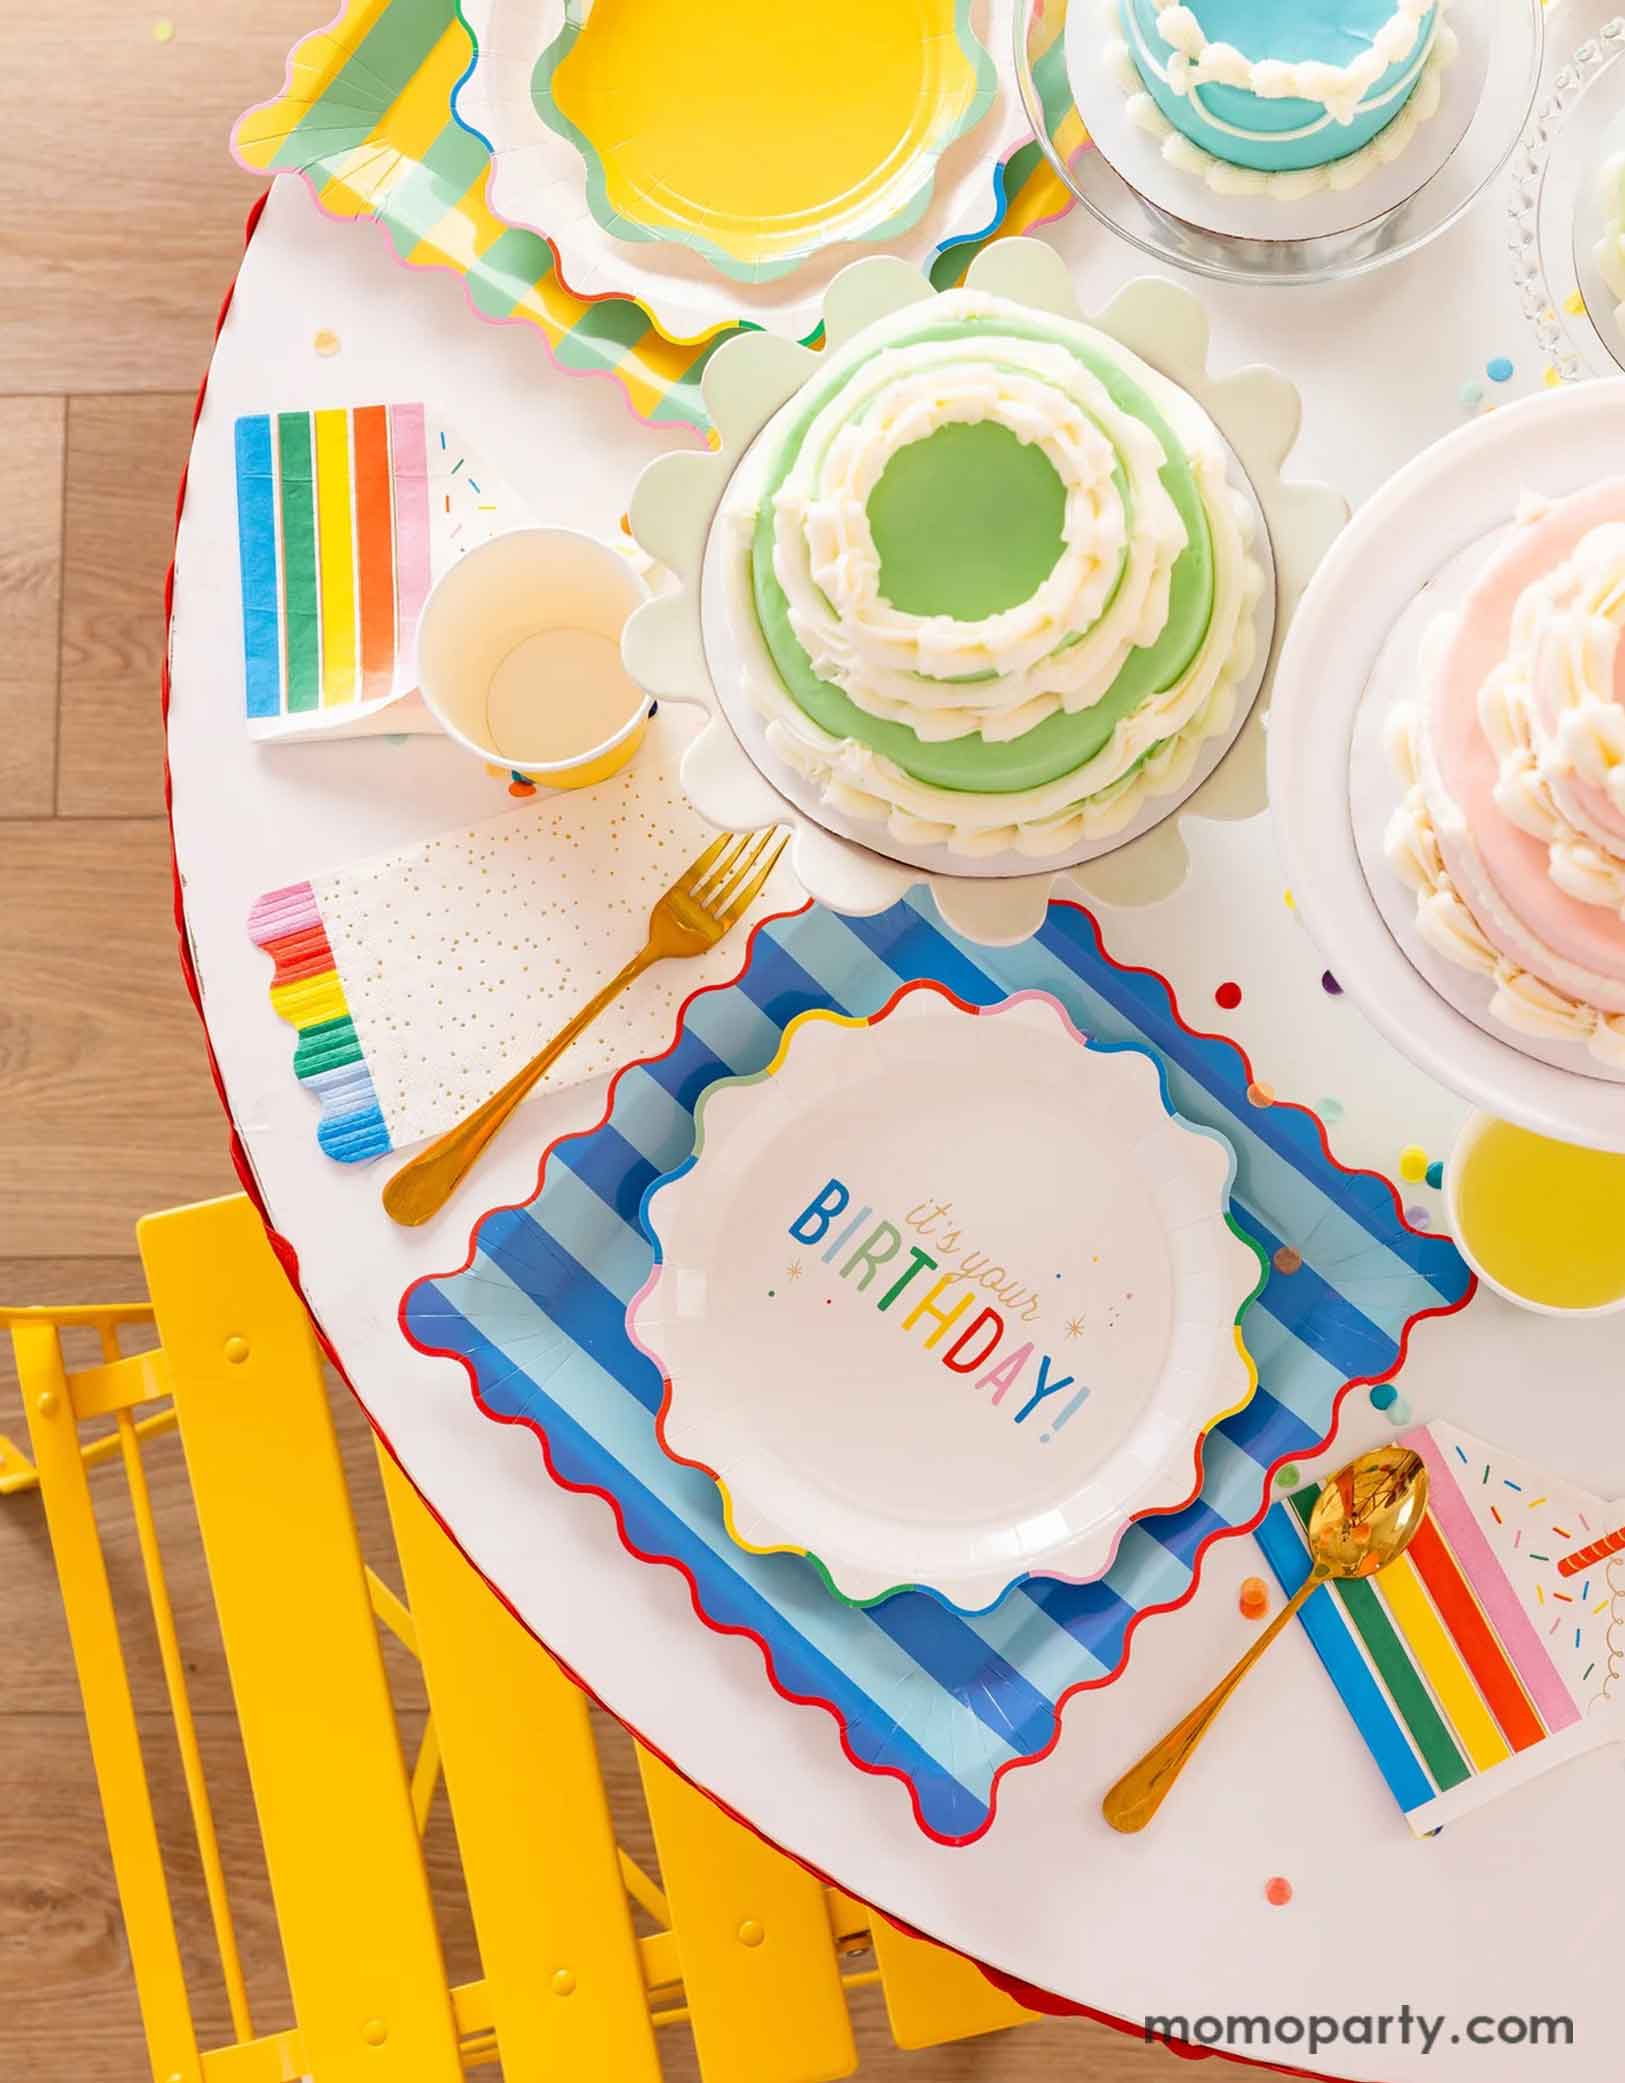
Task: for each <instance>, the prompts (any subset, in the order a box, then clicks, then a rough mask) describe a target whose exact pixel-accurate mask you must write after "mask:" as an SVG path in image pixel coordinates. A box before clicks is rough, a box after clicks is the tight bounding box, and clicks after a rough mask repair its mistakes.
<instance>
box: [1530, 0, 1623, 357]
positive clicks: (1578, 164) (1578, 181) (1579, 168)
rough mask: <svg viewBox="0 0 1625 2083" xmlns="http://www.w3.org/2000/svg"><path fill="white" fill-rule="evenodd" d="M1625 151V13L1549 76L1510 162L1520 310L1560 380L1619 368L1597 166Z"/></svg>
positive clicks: (1618, 331) (1618, 322)
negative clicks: (1603, 257) (1604, 265)
mask: <svg viewBox="0 0 1625 2083" xmlns="http://www.w3.org/2000/svg"><path fill="white" fill-rule="evenodd" d="M1621 151H1625V15H1616V16H1615V17H1614V19H1613V20H1612V21H1610V22H1607V23H1605V24H1604V25H1603V27H1602V28H1601V29H1599V30H1598V32H1597V34H1596V35H1595V36H1591V37H1588V38H1587V39H1586V41H1585V42H1584V43H1582V44H1581V45H1580V47H1579V49H1578V50H1576V52H1575V53H1574V56H1573V57H1572V58H1571V59H1570V60H1569V62H1568V63H1567V64H1566V65H1564V66H1563V67H1562V68H1561V69H1560V70H1559V71H1558V72H1557V74H1556V75H1555V77H1554V78H1553V80H1552V90H1551V95H1550V97H1549V99H1548V100H1546V101H1545V102H1543V103H1542V104H1541V106H1540V108H1539V109H1538V110H1537V111H1536V112H1535V115H1534V116H1533V118H1532V119H1531V121H1530V125H1529V128H1528V130H1527V131H1526V132H1525V134H1524V139H1523V143H1522V144H1521V145H1520V147H1519V148H1518V156H1517V158H1516V159H1515V160H1514V161H1513V169H1512V204H1511V210H1512V227H1511V238H1510V245H1511V250H1512V269H1513V276H1514V279H1515V280H1516V282H1517V285H1518V296H1519V299H1520V301H1521V302H1522V304H1523V309H1524V315H1525V317H1527V318H1528V319H1530V320H1531V321H1532V323H1533V325H1534V328H1535V333H1536V336H1537V337H1538V339H1539V341H1540V344H1541V346H1542V348H1543V349H1544V350H1545V351H1546V353H1547V354H1548V355H1550V357H1551V359H1552V364H1553V366H1554V367H1555V368H1556V370H1557V372H1558V374H1559V375H1560V376H1561V377H1562V378H1563V380H1564V382H1565V383H1580V382H1583V381H1584V380H1585V379H1586V378H1587V377H1591V376H1613V375H1615V374H1617V373H1618V371H1619V370H1621V369H1625V319H1621V318H1620V317H1619V316H1618V315H1616V314H1617V312H1618V311H1619V310H1621V309H1625V306H1622V305H1621V303H1620V299H1619V298H1618V297H1617V296H1616V295H1615V294H1614V292H1613V291H1612V290H1611V289H1610V288H1609V287H1608V284H1607V283H1606V282H1605V281H1604V280H1603V276H1602V270H1601V269H1600V268H1599V267H1598V265H1597V245H1598V242H1599V241H1600V239H1601V238H1602V234H1603V220H1604V215H1605V212H1604V209H1603V199H1602V186H1601V183H1602V170H1603V166H1604V163H1605V161H1607V160H1608V159H1609V158H1610V157H1612V155H1613V154H1615V153H1617V152H1621Z"/></svg>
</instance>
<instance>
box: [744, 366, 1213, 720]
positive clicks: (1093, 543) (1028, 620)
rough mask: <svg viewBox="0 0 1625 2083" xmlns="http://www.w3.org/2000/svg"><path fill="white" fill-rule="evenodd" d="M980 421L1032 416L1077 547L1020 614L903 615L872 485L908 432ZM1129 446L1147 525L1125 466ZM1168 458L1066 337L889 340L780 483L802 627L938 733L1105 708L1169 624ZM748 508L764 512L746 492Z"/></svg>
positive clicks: (876, 694)
mask: <svg viewBox="0 0 1625 2083" xmlns="http://www.w3.org/2000/svg"><path fill="white" fill-rule="evenodd" d="M994 348H996V363H995V362H994V360H993V349H994ZM977 419H993V420H995V421H997V422H998V423H1000V424H1002V425H1006V426H1011V427H1012V430H1013V431H1017V432H1021V431H1022V430H1023V429H1025V434H1026V438H1031V439H1037V440H1038V441H1039V445H1040V446H1041V447H1042V448H1043V449H1044V452H1045V453H1046V455H1048V456H1049V458H1050V461H1051V462H1052V463H1053V464H1054V465H1055V467H1056V468H1057V470H1058V472H1059V473H1060V474H1061V476H1062V481H1063V483H1066V484H1067V489H1068V502H1067V515H1066V524H1065V533H1066V538H1067V543H1066V549H1065V552H1064V553H1063V555H1062V558H1061V560H1060V562H1059V563H1058V564H1057V565H1056V567H1055V570H1054V571H1053V572H1052V573H1051V574H1050V576H1049V577H1048V579H1046V580H1045V582H1044V583H1043V585H1041V586H1040V587H1039V589H1038V591H1037V592H1036V593H1034V594H1033V596H1032V597H1031V599H1029V600H1027V601H1025V602H1023V603H1022V604H1021V605H1020V606H1019V607H1016V608H1012V609H1011V610H1009V611H1008V612H1007V613H1005V614H1002V615H997V616H993V617H990V618H989V619H988V620H986V621H984V622H976V623H968V622H958V621H955V620H953V619H952V618H950V617H948V616H945V615H943V616H928V617H922V616H916V615H910V614H906V613H904V612H902V611H901V610H899V609H897V608H895V607H893V606H892V604H891V603H890V602H889V601H887V600H886V599H885V598H884V597H883V596H882V595H881V593H880V586H879V581H880V560H879V557H878V554H877V553H876V550H875V546H874V540H873V537H872V535H871V533H870V530H869V523H868V516H867V513H866V511H865V504H866V501H867V498H868V495H869V493H870V491H872V490H873V487H874V485H875V484H876V483H878V481H879V478H880V475H881V473H882V471H883V470H884V468H885V465H886V463H887V462H888V461H889V460H890V458H891V456H892V455H894V454H895V453H896V452H897V450H898V449H899V448H900V447H902V446H904V445H906V443H908V442H910V441H913V440H916V439H923V438H924V437H925V436H926V435H927V434H929V433H931V432H933V431H935V429H936V428H937V427H939V426H942V425H946V424H948V423H949V422H950V421H953V420H967V421H968V420H977ZM1119 460H1120V461H1121V464H1122V467H1123V472H1124V475H1125V477H1126V479H1127V482H1128V487H1129V494H1130V500H1131V503H1132V507H1133V522H1132V526H1131V525H1130V523H1129V519H1128V516H1127V515H1126V514H1125V513H1124V510H1123V503H1122V500H1121V498H1120V496H1119V494H1118V491H1117V487H1116V485H1115V483H1114V482H1113V478H1112V471H1113V468H1114V466H1115V465H1116V464H1117V463H1118V462H1119ZM1162 461H1163V456H1162V448H1161V445H1160V443H1159V442H1158V441H1157V439H1156V437H1155V435H1154V434H1152V433H1151V431H1150V430H1149V428H1146V427H1143V426H1141V425H1140V423H1139V422H1138V421H1136V420H1134V419H1132V418H1130V417H1129V416H1128V415H1127V414H1124V413H1122V412H1120V411H1118V409H1117V407H1116V406H1115V405H1114V404H1113V403H1112V400H1111V397H1110V394H1109V393H1108V392H1107V390H1106V388H1105V386H1104V385H1103V384H1102V383H1101V382H1100V381H1099V379H1098V378H1097V377H1095V376H1094V375H1093V374H1092V373H1091V372H1090V371H1089V370H1087V369H1086V368H1084V367H1083V365H1082V364H1081V363H1079V362H1078V360H1077V358H1076V357H1075V356H1073V355H1071V354H1069V353H1068V352H1067V351H1066V350H1065V349H1064V348H1059V347H1048V346H1045V345H1043V344H1041V343H1038V342H1033V341H1028V340H1022V339H1018V338H1015V337H1010V336H1000V337H998V338H997V339H996V341H994V342H991V343H984V355H983V356H982V357H978V358H975V359H973V358H972V357H971V356H969V355H967V353H966V349H965V343H964V342H963V341H957V340H956V341H941V342H934V343H929V344H917V345H916V346H915V347H913V348H905V349H893V350H890V351H889V352H887V353H885V354H881V355H877V356H876V357H875V358H874V360H873V361H872V362H871V363H870V364H869V365H868V366H867V367H865V368H863V369H861V370H860V371H858V372H856V373H855V375H854V377H853V380H852V381H851V383H849V384H846V385H843V386H842V387H841V388H840V390H839V391H838V392H837V393H836V395H835V396H834V397H833V398H832V399H831V400H830V402H829V404H828V405H827V406H826V407H825V409H824V411H823V412H821V413H820V414H819V416H818V418H817V419H816V420H815V421H814V423H813V425H812V427H811V428H810V429H809V430H808V434H807V437H806V439H805V441H804V442H803V445H802V449H801V453H800V455H799V456H798V458H797V461H796V465H795V468H794V469H793V470H792V472H791V474H790V476H789V477H788V478H787V480H786V482H785V483H784V485H783V486H782V487H781V488H780V490H779V491H778V493H777V494H776V495H775V497H774V501H773V519H774V550H773V568H774V573H775V576H776V577H777V578H778V581H779V584H780V585H781V586H782V587H783V589H784V593H785V597H786V600H787V602H788V605H789V615H790V625H791V628H792V630H793V631H794V634H795V636H796V640H797V641H798V643H800V645H801V646H802V648H803V650H805V651H806V653H807V655H808V657H809V658H810V659H811V661H812V663H813V666H814V669H815V670H816V671H817V672H818V674H819V677H820V678H821V679H825V680H828V681H829V682H831V684H833V685H834V686H837V687H839V688H840V689H841V690H842V692H843V693H845V694H846V695H848V696H849V697H850V699H851V700H852V701H854V702H855V703H856V704H857V706H858V707H859V708H861V709H863V710H864V711H865V712H866V713H867V714H869V715H871V716H876V717H880V718H882V719H884V720H887V721H891V722H900V723H906V724H907V725H908V726H909V728H910V729H911V730H913V731H915V732H916V733H917V735H918V736H920V737H921V738H923V739H925V740H927V741H931V742H942V741H945V740H948V739H953V738H959V737H967V736H969V735H971V734H972V733H975V732H981V733H982V735H984V736H986V737H988V738H990V739H993V740H995V741H1004V740H1007V739H1010V738H1016V737H1020V736H1022V735H1023V734H1024V733H1025V732H1027V731H1029V730H1031V729H1032V728H1034V726H1035V725H1037V724H1039V723H1041V722H1043V721H1044V719H1045V718H1046V717H1048V716H1052V715H1054V714H1056V713H1057V712H1058V711H1059V710H1062V709H1065V710H1067V711H1069V712H1071V713H1074V714H1076V713H1078V712H1079V711H1081V710H1083V709H1087V708H1091V707H1093V705H1094V704H1095V703H1096V702H1097V701H1099V700H1100V699H1101V697H1102V696H1103V695H1105V694H1106V693H1107V691H1108V690H1109V689H1110V688H1111V686H1112V684H1113V683H1114V682H1115V681H1116V679H1117V678H1118V676H1119V674H1120V673H1121V672H1122V670H1123V667H1124V666H1125V665H1126V664H1127V662H1128V659H1129V657H1130V655H1131V653H1132V652H1133V650H1134V648H1135V647H1136V646H1137V645H1140V644H1146V643H1150V642H1152V641H1154V640H1155V638H1156V636H1157V635H1158V634H1159V633H1160V631H1161V630H1162V628H1163V626H1164V624H1165V623H1166V621H1167V616H1168V601H1169V585H1170V580H1171V576H1172V572H1173V567H1174V564H1175V563H1176V561H1177V559H1178V557H1179V555H1180V553H1181V552H1182V551H1183V549H1184V548H1185V530H1184V526H1183V524H1182V523H1181V521H1180V519H1179V514H1178V511H1177V509H1176V508H1175V506H1174V504H1173V501H1172V499H1171V498H1170V497H1169V495H1168V493H1167V490H1166V488H1165V487H1164V486H1163V484H1162V481H1161V478H1160V476H1159V472H1160V469H1161V466H1162ZM733 510H734V512H735V513H736V514H737V521H738V525H740V526H741V527H744V526H754V509H753V507H752V506H751V505H750V504H749V502H748V501H747V502H745V503H744V504H743V505H742V506H736V507H735V509H733ZM1120 571H1121V578H1120V579H1119V572H1120ZM1114 585H1115V588H1116V591H1115V594H1113V587H1114ZM1108 599H1109V601H1110V605H1109V606H1108V605H1107V602H1108Z"/></svg>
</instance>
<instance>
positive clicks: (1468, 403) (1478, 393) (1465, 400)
mask: <svg viewBox="0 0 1625 2083" xmlns="http://www.w3.org/2000/svg"><path fill="white" fill-rule="evenodd" d="M1461 402H1462V405H1463V406H1464V408H1465V409H1466V410H1467V411H1468V412H1476V411H1477V410H1478V408H1479V406H1480V405H1482V404H1483V402H1484V386H1483V385H1482V384H1481V383H1464V384H1463V385H1462V387H1461Z"/></svg>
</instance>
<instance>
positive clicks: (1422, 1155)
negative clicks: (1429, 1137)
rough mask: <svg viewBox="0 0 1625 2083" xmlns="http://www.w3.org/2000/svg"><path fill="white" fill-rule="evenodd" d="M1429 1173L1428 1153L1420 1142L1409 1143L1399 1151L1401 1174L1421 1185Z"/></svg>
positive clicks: (1414, 1184) (1403, 1177)
mask: <svg viewBox="0 0 1625 2083" xmlns="http://www.w3.org/2000/svg"><path fill="white" fill-rule="evenodd" d="M1427 1175H1428V1154H1427V1152H1426V1151H1425V1150H1424V1149H1423V1148H1422V1146H1421V1144H1420V1143H1407V1144H1406V1145H1405V1147H1404V1149H1403V1150H1401V1151H1400V1153H1399V1176H1400V1177H1401V1178H1402V1179H1406V1180H1409V1182H1410V1183H1411V1185H1413V1186H1416V1185H1420V1183H1421V1182H1422V1180H1424V1179H1425V1178H1426V1177H1427Z"/></svg>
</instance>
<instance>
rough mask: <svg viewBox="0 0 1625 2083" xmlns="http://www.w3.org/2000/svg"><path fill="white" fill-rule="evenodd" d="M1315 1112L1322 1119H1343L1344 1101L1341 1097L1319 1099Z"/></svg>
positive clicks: (1334, 1120) (1329, 1120)
mask: <svg viewBox="0 0 1625 2083" xmlns="http://www.w3.org/2000/svg"><path fill="white" fill-rule="evenodd" d="M1315 1112H1316V1113H1317V1114H1318V1115H1319V1116H1320V1118H1321V1120H1322V1121H1327V1122H1337V1121H1341V1120H1342V1118H1343V1102H1342V1101H1341V1100H1340V1099H1321V1100H1317V1101H1316V1102H1315Z"/></svg>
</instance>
